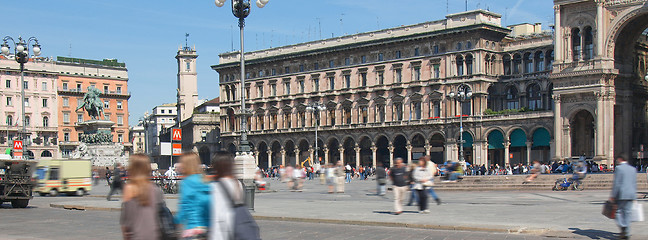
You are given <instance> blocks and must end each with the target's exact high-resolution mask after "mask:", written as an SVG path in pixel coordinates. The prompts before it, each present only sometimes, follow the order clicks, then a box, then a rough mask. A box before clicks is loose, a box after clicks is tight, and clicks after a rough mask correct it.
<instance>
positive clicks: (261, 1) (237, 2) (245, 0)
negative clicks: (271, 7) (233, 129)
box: [214, 0, 270, 210]
mask: <svg viewBox="0 0 648 240" xmlns="http://www.w3.org/2000/svg"><path fill="white" fill-rule="evenodd" d="M226 1H227V0H215V1H214V3H215V4H216V6H217V7H222V6H223V5H225V2H226ZM269 1H270V0H257V1H256V5H257V7H259V8H263V7H265V5H266V4H268V2H269ZM231 2H232V14H234V17H236V18H238V25H239V30H240V36H241V51H240V54H241V114H240V116H241V140H240V143H239V147H238V153H237V157H236V158H237V161H236V166H237V168H239V169H236V172H238V173H239V177H241V178H242V180H243V185H245V192H246V195H247V196H246V202H247V205H248V207H249V208H250V210H254V190H255V188H256V186H255V184H254V174H255V168H256V166H255V163H254V157H253V156H252V155H251V154H252V153H251V149H250V145H249V143H248V140H247V117H248V116H249V114H250V113H249V111H248V110H247V109H246V108H245V92H246V91H245V48H244V42H243V39H244V35H243V29H244V28H245V18H246V17H247V16H248V15H250V9H251V4H250V0H231Z"/></svg>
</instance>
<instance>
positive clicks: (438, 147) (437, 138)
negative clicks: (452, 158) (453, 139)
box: [429, 132, 446, 164]
mask: <svg viewBox="0 0 648 240" xmlns="http://www.w3.org/2000/svg"><path fill="white" fill-rule="evenodd" d="M429 144H430V159H431V160H432V161H433V162H435V163H437V164H442V163H443V162H445V161H446V159H445V151H446V148H445V144H446V139H445V135H444V134H443V132H433V133H432V137H430V140H429Z"/></svg>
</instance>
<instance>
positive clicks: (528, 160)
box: [526, 142, 548, 164]
mask: <svg viewBox="0 0 648 240" xmlns="http://www.w3.org/2000/svg"><path fill="white" fill-rule="evenodd" d="M531 147H533V142H526V163H527V164H531ZM543 160H548V159H543Z"/></svg>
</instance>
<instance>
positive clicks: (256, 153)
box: [254, 151, 259, 167]
mask: <svg viewBox="0 0 648 240" xmlns="http://www.w3.org/2000/svg"><path fill="white" fill-rule="evenodd" d="M254 164H256V165H257V167H258V166H259V151H254Z"/></svg>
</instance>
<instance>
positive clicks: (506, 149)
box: [504, 140, 511, 166]
mask: <svg viewBox="0 0 648 240" xmlns="http://www.w3.org/2000/svg"><path fill="white" fill-rule="evenodd" d="M509 147H511V143H510V142H509V141H508V140H505V142H504V166H506V165H510V163H511V159H510V158H509V157H510V156H509Z"/></svg>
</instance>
